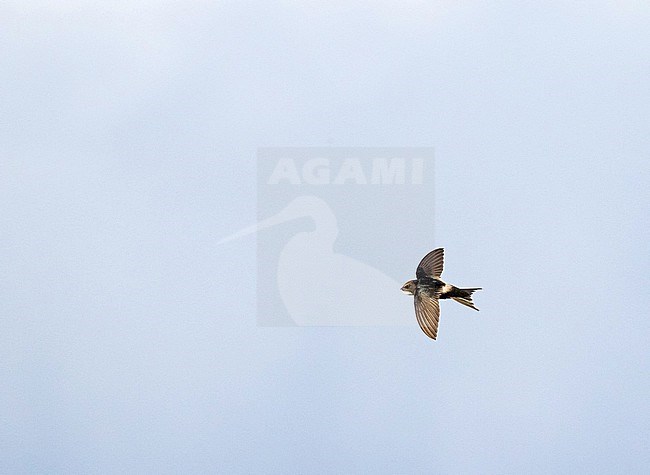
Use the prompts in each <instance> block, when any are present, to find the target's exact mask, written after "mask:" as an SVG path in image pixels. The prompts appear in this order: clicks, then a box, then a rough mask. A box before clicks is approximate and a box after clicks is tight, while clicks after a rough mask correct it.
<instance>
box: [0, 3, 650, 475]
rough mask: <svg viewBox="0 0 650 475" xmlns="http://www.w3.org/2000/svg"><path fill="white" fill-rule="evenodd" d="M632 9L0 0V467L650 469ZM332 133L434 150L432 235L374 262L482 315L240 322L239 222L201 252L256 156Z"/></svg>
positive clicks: (456, 312) (243, 313) (242, 253)
mask: <svg viewBox="0 0 650 475" xmlns="http://www.w3.org/2000/svg"><path fill="white" fill-rule="evenodd" d="M649 20H650V8H649V7H648V5H647V3H646V2H641V1H620V2H619V1H613V0H612V1H603V2H589V3H584V2H495V3H491V4H479V3H474V2H472V3H470V2H451V1H449V2H445V1H442V2H433V3H431V4H428V3H424V2H415V1H407V2H379V3H378V4H377V5H375V6H374V7H370V6H367V5H365V4H360V3H355V2H279V3H273V4H268V3H266V2H228V3H226V2H154V1H146V2H145V1H142V2H138V1H135V2H121V3H120V2H118V3H115V6H111V7H109V6H100V4H99V3H95V4H94V5H93V4H92V3H91V4H90V5H87V4H85V3H83V2H77V1H70V2H66V1H62V2H54V1H46V0H44V1H9V2H4V3H3V5H2V6H0V44H1V45H2V48H0V66H1V69H2V71H3V80H2V86H1V88H0V110H1V111H2V117H3V120H2V123H1V124H0V210H1V213H2V217H3V219H2V222H3V226H2V231H1V234H0V381H2V382H1V383H0V387H1V388H2V390H1V391H0V408H1V409H0V420H1V421H2V424H0V427H1V429H0V437H1V438H0V452H1V456H0V472H3V473H101V474H105V473H125V472H127V473H129V472H130V473H192V472H194V473H201V472H203V473H206V472H207V473H499V474H503V473H642V472H647V470H648V466H649V465H650V456H649V455H648V454H650V416H649V412H648V401H649V400H650V383H649V382H648V374H649V372H650V364H649V361H650V349H649V348H650V347H649V345H648V337H649V336H650V320H649V319H648V310H647V299H648V290H647V289H648V285H650V279H649V278H648V273H649V271H650V265H649V264H650V259H649V256H650V246H649V242H650V240H649V237H650V236H649V233H648V230H649V229H650V218H649V216H650V213H649V211H650V210H649V206H648V203H649V201H650V193H649V192H648V189H649V183H648V181H649V178H650V162H649V158H650V157H649V152H650V139H649V137H650V134H648V128H649V127H648V125H649V124H650V120H649V112H650V111H649V109H650V107H649V106H650V92H649V88H648V78H649V77H650V63H649V62H648V58H649V57H650V44H649V43H648V40H647V25H648V22H649ZM328 145H333V146H375V147H388V146H420V147H430V146H431V147H435V149H436V187H435V188H436V189H435V196H432V197H431V202H432V204H433V207H434V209H435V224H436V226H435V229H436V234H435V242H430V243H428V242H415V243H413V242H410V240H409V237H410V236H409V234H408V233H405V234H404V236H403V243H404V246H403V247H398V248H395V249H387V250H386V253H387V254H390V255H391V256H393V257H394V256H395V254H396V253H403V255H404V259H403V273H404V278H403V280H407V279H408V278H411V276H412V274H413V271H414V268H415V265H416V264H417V261H418V260H419V258H420V257H421V256H422V255H423V254H424V252H426V251H428V250H430V249H431V248H433V247H437V246H444V247H445V248H446V250H447V263H448V267H447V271H446V275H447V276H448V277H449V278H450V280H452V281H454V280H456V281H458V280H460V281H464V282H466V283H468V284H471V285H480V286H482V287H483V288H484V289H485V290H484V291H482V292H481V293H480V294H477V296H476V300H477V303H478V304H479V307H480V308H481V312H480V313H476V312H471V313H467V312H465V311H463V310H465V309H464V308H460V306H457V307H459V308H456V307H453V306H452V305H451V304H450V305H447V306H444V304H443V321H442V323H441V333H440V338H439V340H438V341H437V342H432V341H431V340H429V339H427V338H426V337H425V336H424V335H423V334H422V333H421V332H420V330H419V329H418V328H417V326H412V327H397V328H380V327H377V328H373V327H370V328H260V327H257V326H256V315H255V312H256V305H255V300H256V299H255V290H254V288H255V287H254V284H255V272H256V268H257V266H258V263H257V262H256V258H255V238H254V237H251V238H250V239H243V240H239V241H236V242H233V243H229V245H228V246H219V245H217V244H216V243H217V241H218V240H219V239H220V238H222V237H223V236H225V235H228V234H230V233H232V232H234V231H236V230H237V229H241V228H242V227H244V226H247V225H249V224H251V223H253V222H254V221H255V220H256V201H255V199H256V198H255V196H256V180H255V177H256V166H255V152H256V149H257V148H258V147H279V146H328ZM432 195H433V193H432ZM405 205H406V203H405ZM387 218H389V217H387ZM363 225H364V223H363V222H362V221H361V222H360V223H359V226H363ZM414 225H417V221H416V222H414ZM369 232H371V233H376V232H381V231H380V230H375V229H371V230H369ZM452 262H453V265H452ZM261 265H263V263H261ZM366 285H372V282H359V286H360V288H363V286H366ZM400 298H403V299H404V306H405V310H406V311H405V318H409V319H413V322H414V321H415V319H414V315H413V312H412V304H411V302H410V301H409V300H408V298H407V297H404V296H400Z"/></svg>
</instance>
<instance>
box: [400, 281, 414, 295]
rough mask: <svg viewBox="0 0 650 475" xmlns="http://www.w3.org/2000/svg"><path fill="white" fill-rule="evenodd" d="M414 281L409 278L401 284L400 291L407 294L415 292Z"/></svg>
mask: <svg viewBox="0 0 650 475" xmlns="http://www.w3.org/2000/svg"><path fill="white" fill-rule="evenodd" d="M416 283H417V282H416V281H415V280H409V281H408V282H407V283H406V284H404V285H402V292H404V293H405V294H409V295H413V294H415V287H416Z"/></svg>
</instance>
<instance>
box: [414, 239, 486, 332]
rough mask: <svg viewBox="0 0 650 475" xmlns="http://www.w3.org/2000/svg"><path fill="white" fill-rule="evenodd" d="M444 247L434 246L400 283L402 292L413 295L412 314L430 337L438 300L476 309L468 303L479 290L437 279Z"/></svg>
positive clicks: (433, 329) (438, 308) (442, 260)
mask: <svg viewBox="0 0 650 475" xmlns="http://www.w3.org/2000/svg"><path fill="white" fill-rule="evenodd" d="M444 254H445V250H444V249H443V248H441V247H439V248H438V249H434V250H433V251H431V252H430V253H429V254H427V255H426V256H424V258H423V259H422V261H421V262H420V264H419V265H418V268H417V270H416V272H415V276H416V279H415V280H409V281H408V282H407V283H406V284H404V285H403V286H402V292H404V293H406V294H409V295H413V296H414V299H413V300H414V301H415V317H416V318H417V320H418V324H419V325H420V328H421V329H422V331H423V332H424V333H425V334H426V335H427V336H428V337H429V338H432V339H434V340H435V339H436V336H437V335H438V321H439V319H440V303H439V299H450V298H451V299H454V300H455V301H456V302H458V303H462V304H463V305H467V306H468V307H469V308H473V309H474V310H477V311H478V308H476V307H475V306H474V302H472V294H473V293H474V292H475V291H477V290H481V288H480V287H476V288H473V289H460V288H458V287H455V286H453V285H451V284H446V283H445V282H443V281H442V280H440V276H441V275H442V268H443V266H444Z"/></svg>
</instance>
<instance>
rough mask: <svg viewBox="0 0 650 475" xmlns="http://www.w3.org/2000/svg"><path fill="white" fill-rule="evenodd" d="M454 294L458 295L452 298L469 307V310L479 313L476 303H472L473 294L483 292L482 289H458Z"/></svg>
mask: <svg viewBox="0 0 650 475" xmlns="http://www.w3.org/2000/svg"><path fill="white" fill-rule="evenodd" d="M454 290H455V291H454V293H455V294H456V295H455V296H453V297H452V299H454V300H455V301H456V302H458V303H462V304H463V305H466V306H468V307H469V308H473V309H474V310H476V311H478V308H476V307H475V306H474V302H472V294H473V293H474V292H476V291H477V290H482V289H481V288H480V287H476V288H473V289H459V288H456V289H454Z"/></svg>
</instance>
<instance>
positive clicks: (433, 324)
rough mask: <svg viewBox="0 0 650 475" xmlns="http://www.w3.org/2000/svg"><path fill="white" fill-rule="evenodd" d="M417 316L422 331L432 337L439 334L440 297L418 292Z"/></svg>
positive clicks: (416, 298) (434, 337)
mask: <svg viewBox="0 0 650 475" xmlns="http://www.w3.org/2000/svg"><path fill="white" fill-rule="evenodd" d="M414 300H415V318H417V320H418V324H419V325H420V328H421V329H422V331H423V332H424V333H425V334H426V335H427V336H428V337H429V338H432V339H434V340H435V339H436V336H437V335H438V321H439V320H440V305H439V303H438V299H436V298H432V297H429V296H427V295H424V294H422V292H416V294H415V298H414Z"/></svg>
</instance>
